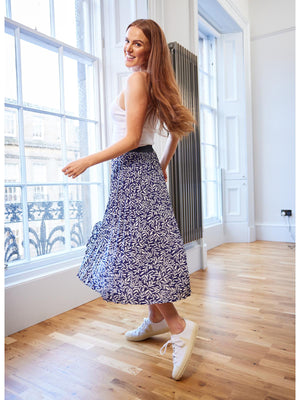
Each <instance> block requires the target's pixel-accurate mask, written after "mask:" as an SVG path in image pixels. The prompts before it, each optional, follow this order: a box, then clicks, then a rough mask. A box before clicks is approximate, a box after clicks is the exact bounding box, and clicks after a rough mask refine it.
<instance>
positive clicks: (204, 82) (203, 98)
mask: <svg viewBox="0 0 300 400" xmlns="http://www.w3.org/2000/svg"><path fill="white" fill-rule="evenodd" d="M199 90H200V103H204V104H210V95H209V78H208V76H207V75H205V74H203V73H200V88H199Z"/></svg>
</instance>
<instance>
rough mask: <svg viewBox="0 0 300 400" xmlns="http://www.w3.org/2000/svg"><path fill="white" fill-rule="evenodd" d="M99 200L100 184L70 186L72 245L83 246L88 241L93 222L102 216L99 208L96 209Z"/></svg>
mask: <svg viewBox="0 0 300 400" xmlns="http://www.w3.org/2000/svg"><path fill="white" fill-rule="evenodd" d="M91 199H93V201H91ZM99 201H100V196H99V191H98V185H70V186H69V213H70V214H69V217H70V235H71V237H70V239H71V247H79V246H83V245H85V243H86V242H87V240H88V238H89V237H90V235H91V230H92V224H94V223H95V222H97V221H99V220H100V218H101V217H102V216H100V215H99V210H95V208H96V209H97V208H98V207H97V203H98V202H99ZM95 211H96V212H95Z"/></svg>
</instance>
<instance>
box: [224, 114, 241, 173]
mask: <svg viewBox="0 0 300 400" xmlns="http://www.w3.org/2000/svg"><path fill="white" fill-rule="evenodd" d="M225 137H226V170H227V173H228V174H232V173H239V172H240V135H239V126H238V118H237V116H233V117H231V116H228V117H226V118H225Z"/></svg>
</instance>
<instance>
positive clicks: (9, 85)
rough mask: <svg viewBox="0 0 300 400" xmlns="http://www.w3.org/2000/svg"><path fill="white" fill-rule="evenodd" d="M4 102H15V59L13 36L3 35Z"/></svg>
mask: <svg viewBox="0 0 300 400" xmlns="http://www.w3.org/2000/svg"><path fill="white" fill-rule="evenodd" d="M4 81H5V101H7V102H10V103H16V102H17V83H16V58H15V39H14V36H12V35H9V34H5V79H4Z"/></svg>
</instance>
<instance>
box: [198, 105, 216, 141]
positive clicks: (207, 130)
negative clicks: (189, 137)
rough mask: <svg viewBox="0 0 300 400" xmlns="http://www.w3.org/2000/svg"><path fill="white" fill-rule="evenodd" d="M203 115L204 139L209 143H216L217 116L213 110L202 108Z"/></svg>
mask: <svg viewBox="0 0 300 400" xmlns="http://www.w3.org/2000/svg"><path fill="white" fill-rule="evenodd" d="M201 117H202V119H203V132H202V135H203V141H204V142H205V143H207V144H213V145H214V144H216V128H215V116H214V113H213V112H212V111H211V110H208V109H207V108H204V107H203V108H202V111H201Z"/></svg>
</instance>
